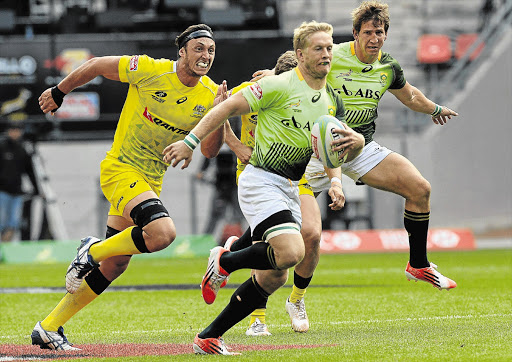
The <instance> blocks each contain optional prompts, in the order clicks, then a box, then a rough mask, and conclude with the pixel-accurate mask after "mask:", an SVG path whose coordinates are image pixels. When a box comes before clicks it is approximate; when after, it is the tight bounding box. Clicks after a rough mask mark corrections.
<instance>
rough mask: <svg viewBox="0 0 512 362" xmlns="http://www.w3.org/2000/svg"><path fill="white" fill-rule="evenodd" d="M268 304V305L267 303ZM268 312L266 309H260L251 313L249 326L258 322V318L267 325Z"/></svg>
mask: <svg viewBox="0 0 512 362" xmlns="http://www.w3.org/2000/svg"><path fill="white" fill-rule="evenodd" d="M265 304H266V303H265ZM266 311H267V309H266V308H258V309H255V310H254V311H253V312H252V313H251V320H250V321H249V326H252V324H253V323H254V322H256V318H258V319H259V320H260V322H261V323H263V324H266V322H265V314H266Z"/></svg>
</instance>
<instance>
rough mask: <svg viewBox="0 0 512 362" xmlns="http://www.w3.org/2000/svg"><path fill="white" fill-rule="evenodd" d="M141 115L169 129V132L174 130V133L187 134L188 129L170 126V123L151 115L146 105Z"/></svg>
mask: <svg viewBox="0 0 512 362" xmlns="http://www.w3.org/2000/svg"><path fill="white" fill-rule="evenodd" d="M142 115H143V116H144V118H146V119H148V120H149V121H150V122H152V123H154V124H156V125H157V126H160V127H163V128H165V129H166V130H168V131H171V132H174V133H177V134H184V135H187V134H189V131H187V130H184V129H181V128H177V127H174V126H171V125H170V124H168V123H165V122H164V121H163V120H161V119H160V118H157V117H153V116H152V115H151V113H149V111H148V108H147V107H146V109H144V113H143V114H142Z"/></svg>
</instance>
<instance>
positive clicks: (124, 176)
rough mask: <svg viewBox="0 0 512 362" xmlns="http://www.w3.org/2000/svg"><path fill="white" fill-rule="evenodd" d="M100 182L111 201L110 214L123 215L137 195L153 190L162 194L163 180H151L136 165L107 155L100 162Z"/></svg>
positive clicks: (158, 194)
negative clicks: (127, 205)
mask: <svg viewBox="0 0 512 362" xmlns="http://www.w3.org/2000/svg"><path fill="white" fill-rule="evenodd" d="M100 184H101V190H102V191H103V194H104V195H105V197H106V198H107V200H108V202H110V210H109V212H108V214H109V215H118V216H123V211H124V208H125V206H126V204H127V203H128V202H129V201H130V200H132V199H133V198H134V197H135V196H138V195H140V194H141V193H143V192H146V191H153V192H155V193H156V194H157V196H160V192H161V191H162V182H161V181H160V182H155V181H150V180H149V179H148V178H147V177H145V176H144V174H143V173H142V172H140V171H139V170H137V169H136V168H135V167H133V166H130V165H128V164H126V163H123V162H120V161H119V160H117V159H115V158H113V157H110V156H107V157H106V158H105V159H104V160H103V161H101V164H100Z"/></svg>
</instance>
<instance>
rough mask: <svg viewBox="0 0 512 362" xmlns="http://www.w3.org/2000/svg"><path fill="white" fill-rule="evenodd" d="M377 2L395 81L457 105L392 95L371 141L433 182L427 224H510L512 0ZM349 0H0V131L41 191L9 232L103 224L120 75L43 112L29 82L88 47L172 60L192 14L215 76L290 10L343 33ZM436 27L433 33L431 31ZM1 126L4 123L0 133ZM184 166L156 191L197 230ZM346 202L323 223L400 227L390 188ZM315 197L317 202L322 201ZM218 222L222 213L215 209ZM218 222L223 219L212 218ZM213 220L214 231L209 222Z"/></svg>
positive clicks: (288, 17)
mask: <svg viewBox="0 0 512 362" xmlns="http://www.w3.org/2000/svg"><path fill="white" fill-rule="evenodd" d="M485 2H486V1H483V0H450V1H443V0H412V1H411V0H389V1H388V3H389V4H390V15H391V26H390V30H389V33H388V39H387V40H386V43H385V45H384V48H383V50H384V51H386V52H389V53H391V55H392V56H393V57H394V58H396V59H397V60H398V61H399V62H400V64H401V65H402V67H403V68H404V71H405V75H406V79H407V80H408V81H409V82H410V83H411V84H413V85H415V86H417V87H418V88H420V89H421V90H423V91H424V93H425V94H426V95H427V96H428V97H429V98H431V99H433V100H435V101H437V102H438V103H441V104H444V105H447V106H449V107H450V108H453V109H455V110H456V111H457V112H459V114H460V116H459V117H457V118H455V119H452V120H451V121H450V122H449V123H448V125H445V126H443V127H439V126H435V125H434V124H433V123H432V122H431V120H430V117H428V116H427V115H418V114H414V113H413V112H409V111H407V110H406V107H404V106H403V105H401V104H400V103H399V102H398V101H397V100H396V99H395V98H394V97H393V96H392V95H386V96H384V98H383V99H382V101H381V105H380V107H379V113H380V116H379V120H378V125H377V127H378V128H377V134H376V139H377V140H378V141H379V142H380V143H382V144H384V145H386V146H388V147H389V148H391V149H393V150H395V151H397V152H400V153H402V154H403V155H405V156H406V157H408V158H409V159H410V160H411V161H412V162H413V163H414V164H415V165H416V166H417V167H418V169H419V170H420V171H421V172H422V174H423V175H424V176H425V177H426V178H427V179H428V180H429V181H430V182H431V184H432V190H433V191H432V216H431V226H432V227H451V228H469V229H470V230H472V231H473V232H475V233H477V234H483V233H490V232H493V231H495V230H505V233H506V234H507V235H508V236H509V237H511V233H510V230H512V195H511V191H510V186H511V185H512V167H511V166H510V162H511V160H512V145H511V143H510V136H511V135H512V119H511V114H512V102H511V96H512V63H511V62H510V59H512V27H511V25H512V11H511V10H512V0H505V1H500V0H497V1H494V9H493V11H490V12H486V11H483V10H482V9H483V5H484V3H485ZM359 3H360V1H355V0H239V1H234V0H131V1H128V0H28V1H17V0H0V127H1V129H0V132H3V131H4V129H5V128H6V124H7V122H9V121H13V120H18V121H23V122H24V123H25V127H26V135H27V141H28V142H29V143H30V145H31V147H33V150H34V163H35V165H36V169H37V173H38V177H39V182H40V184H41V186H42V187H41V189H42V190H43V196H44V197H43V198H39V197H38V198H33V199H32V200H31V203H29V206H31V207H29V208H27V211H26V214H27V216H29V218H28V220H29V221H30V222H29V223H28V225H27V224H26V225H25V226H24V229H23V230H22V235H20V238H21V239H24V240H29V239H33V240H37V239H56V240H78V239H80V238H81V237H83V236H85V235H89V234H94V235H97V236H100V237H101V236H103V235H104V230H105V221H106V210H107V205H106V204H105V201H104V199H103V197H102V195H101V191H100V189H99V184H98V178H99V163H100V161H101V160H102V159H103V157H104V155H105V152H106V151H107V150H108V149H109V148H110V144H111V141H112V138H113V134H114V130H115V127H116V124H117V118H118V114H119V112H120V111H121V108H122V105H123V102H124V98H125V95H126V90H127V86H126V85H125V84H121V83H117V82H112V81H109V80H106V79H99V78H97V79H95V80H94V81H92V82H90V83H89V84H87V85H85V86H84V87H82V88H81V89H77V90H75V91H74V92H73V93H71V95H69V96H67V97H66V101H65V104H64V106H63V109H61V110H60V111H59V112H58V113H57V114H56V116H55V117H45V116H44V115H43V114H42V113H41V112H40V110H39V107H38V102H37V98H38V97H39V95H40V94H41V92H42V91H43V90H44V89H46V88H48V87H50V86H53V85H55V84H57V83H58V82H59V81H60V80H61V79H62V78H63V77H65V76H66V75H67V74H69V72H70V71H72V70H73V69H74V68H76V67H77V66H78V65H80V64H81V63H83V62H84V61H86V60H87V59H89V58H90V57H93V56H103V55H123V54H127V55H131V54H148V55H150V56H152V57H155V58H160V57H165V58H170V59H176V53H177V49H176V47H175V46H174V38H175V36H176V35H177V34H179V33H180V32H181V31H183V30H184V29H185V27H186V26H188V25H191V24H195V23H199V22H204V23H207V24H208V25H210V26H211V27H212V28H213V29H214V32H215V37H216V41H217V56H216V59H215V63H214V65H213V68H212V70H211V72H210V73H209V76H210V77H211V78H212V79H214V80H215V81H216V82H221V81H222V80H223V79H226V80H227V82H228V87H232V86H236V85H238V84H239V83H241V82H242V81H245V80H248V79H250V77H251V74H252V72H253V71H256V70H258V69H264V68H271V67H272V66H273V65H274V63H275V59H276V58H277V57H278V56H279V55H280V54H281V53H282V52H284V51H285V50H287V49H290V48H291V47H292V43H291V38H292V33H293V29H294V28H295V27H296V26H298V25H299V24H300V23H301V22H302V21H309V20H317V21H326V22H329V23H331V24H332V25H333V26H334V28H335V42H342V41H347V40H352V24H351V20H350V11H351V10H352V9H353V8H355V7H357V6H358V4H359ZM432 35H435V36H432ZM2 136H3V133H2ZM201 157H202V156H201V155H200V153H199V152H196V154H195V156H194V162H193V163H192V165H191V167H189V169H187V170H185V171H182V170H174V169H169V171H168V173H167V175H166V181H165V183H164V191H163V192H162V195H161V198H162V200H163V202H164V204H165V205H166V207H167V209H168V210H169V211H170V212H171V215H172V217H173V219H174V221H175V223H176V225H177V229H178V232H179V233H180V234H196V233H200V231H201V230H202V229H203V227H204V225H205V223H206V220H207V218H208V213H209V209H210V198H211V195H212V192H213V190H212V187H210V186H209V185H205V184H197V183H196V182H195V181H194V175H195V173H196V172H197V169H198V167H199V166H200V164H201V162H200V161H201ZM345 192H346V197H347V201H348V207H347V211H346V212H345V214H343V215H339V216H338V217H336V218H335V219H334V221H333V222H332V223H331V225H330V228H331V229H340V230H342V229H344V228H345V227H346V226H347V224H346V222H344V221H347V220H348V221H350V223H349V224H348V227H349V228H350V229H368V228H374V229H394V228H402V223H403V216H402V215H403V200H402V199H401V198H400V197H397V196H395V195H391V194H386V193H384V192H380V191H376V190H370V189H366V188H364V187H362V188H359V187H358V188H357V189H354V187H352V184H351V183H349V182H345ZM321 202H322V203H323V204H325V201H324V200H323V199H321ZM226 222H227V223H229V220H227V221H226ZM220 227H222V225H221V226H220ZM219 232H220V231H219Z"/></svg>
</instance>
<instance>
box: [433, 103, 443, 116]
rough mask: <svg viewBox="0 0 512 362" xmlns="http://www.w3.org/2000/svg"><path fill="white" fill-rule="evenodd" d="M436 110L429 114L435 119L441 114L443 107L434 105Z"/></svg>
mask: <svg viewBox="0 0 512 362" xmlns="http://www.w3.org/2000/svg"><path fill="white" fill-rule="evenodd" d="M435 106H436V108H435V109H434V112H432V113H431V115H432V117H437V116H439V115H440V114H441V112H442V111H443V107H442V106H440V105H439V104H436V105H435Z"/></svg>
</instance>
